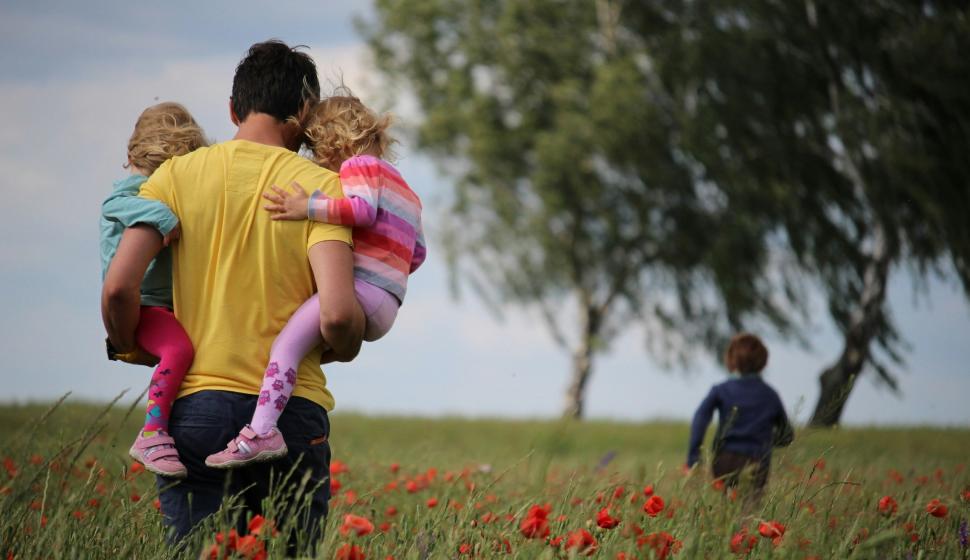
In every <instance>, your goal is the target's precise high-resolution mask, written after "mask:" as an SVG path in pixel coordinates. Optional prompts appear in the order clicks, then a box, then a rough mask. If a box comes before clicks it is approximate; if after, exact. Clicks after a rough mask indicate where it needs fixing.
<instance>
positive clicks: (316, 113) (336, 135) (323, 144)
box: [305, 87, 395, 171]
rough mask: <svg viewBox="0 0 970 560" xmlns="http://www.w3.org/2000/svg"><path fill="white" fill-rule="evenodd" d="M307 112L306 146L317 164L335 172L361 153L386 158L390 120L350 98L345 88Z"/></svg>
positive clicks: (386, 115)
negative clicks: (346, 161) (345, 162)
mask: <svg viewBox="0 0 970 560" xmlns="http://www.w3.org/2000/svg"><path fill="white" fill-rule="evenodd" d="M335 93H340V94H342V95H333V96H331V97H327V98H326V99H324V100H322V101H320V102H319V103H317V104H316V106H314V107H313V108H311V109H310V114H309V116H308V118H307V124H306V127H305V132H306V138H307V145H308V147H309V148H310V151H311V152H313V159H314V160H315V161H316V162H317V164H318V165H321V166H323V167H326V168H327V169H330V170H332V171H339V170H340V165H341V164H342V163H343V162H344V161H345V160H347V159H349V158H351V157H353V156H356V155H360V154H363V153H367V154H371V155H374V156H376V157H379V158H382V159H390V158H391V157H392V154H391V153H390V147H391V144H393V143H394V142H395V140H394V138H392V137H391V136H390V134H389V133H388V132H387V129H388V128H390V126H391V122H392V118H391V115H389V114H387V113H383V114H377V113H375V112H374V111H371V110H370V109H368V108H367V106H366V105H364V104H363V103H361V101H360V99H358V98H356V97H354V96H353V95H352V94H351V93H350V90H349V89H347V88H346V87H340V88H338V89H337V92H335Z"/></svg>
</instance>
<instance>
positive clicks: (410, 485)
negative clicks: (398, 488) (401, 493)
mask: <svg viewBox="0 0 970 560" xmlns="http://www.w3.org/2000/svg"><path fill="white" fill-rule="evenodd" d="M404 489H405V490H407V491H408V494H414V493H415V492H417V491H418V490H420V488H418V483H417V482H415V481H413V480H409V481H407V482H405V483H404Z"/></svg>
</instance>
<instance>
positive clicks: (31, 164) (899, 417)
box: [0, 1, 970, 425]
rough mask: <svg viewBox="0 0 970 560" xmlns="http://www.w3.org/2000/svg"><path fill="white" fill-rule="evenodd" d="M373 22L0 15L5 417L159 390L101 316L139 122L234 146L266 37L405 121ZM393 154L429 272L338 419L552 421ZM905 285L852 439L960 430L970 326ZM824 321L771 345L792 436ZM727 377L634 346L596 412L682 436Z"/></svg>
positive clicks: (269, 7) (226, 13)
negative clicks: (239, 94) (109, 355)
mask: <svg viewBox="0 0 970 560" xmlns="http://www.w3.org/2000/svg"><path fill="white" fill-rule="evenodd" d="M41 4H42V5H41ZM368 9H369V8H368V6H367V4H366V3H363V2H316V3H303V2H294V1H281V2H273V3H265V2H232V3H229V2H223V1H218V2H195V3H181V2H170V3H164V4H155V5H149V6H140V5H138V3H130V2H129V3H123V2H85V3H76V2H67V1H63V2H44V3H37V2H26V1H19V2H5V3H3V4H0V108H2V109H0V111H2V115H3V122H4V126H2V127H0V177H2V186H3V193H4V202H3V204H2V205H0V239H2V240H3V241H2V243H0V258H2V260H3V262H4V266H3V268H2V269H0V286H2V290H0V304H2V308H3V310H4V313H3V314H2V315H0V332H2V333H3V336H2V338H0V341H2V342H0V344H2V350H3V356H4V361H5V366H6V367H5V368H4V373H3V380H4V390H3V392H2V393H0V401H20V402H23V401H28V400H49V399H53V398H56V397H58V396H60V395H61V394H63V393H65V392H67V391H72V392H73V394H74V395H76V396H78V397H80V398H84V399H88V400H107V399H110V398H112V397H114V396H115V395H116V394H117V393H118V392H120V391H121V390H123V389H125V388H131V389H133V390H134V392H138V391H140V390H141V389H142V388H143V387H144V386H145V384H146V383H147V381H148V376H149V371H148V370H147V369H144V368H136V367H133V366H126V365H119V364H115V363H109V362H107V361H106V360H105V359H104V351H103V338H104V334H103V328H102V326H101V319H100V312H99V306H98V301H99V290H100V269H99V263H98V249H97V241H98V240H97V236H98V230H97V222H98V215H99V207H100V203H101V201H102V199H103V198H104V196H105V195H106V194H107V193H108V192H109V190H110V188H111V183H112V181H114V180H115V179H117V178H119V177H122V176H123V175H124V174H125V171H124V170H123V169H122V168H121V165H122V163H124V161H125V144H126V142H127V138H128V136H129V135H130V133H131V128H132V126H133V124H134V121H135V118H136V117H137V116H138V114H139V113H140V112H141V110H142V109H144V108H145V107H146V106H148V105H151V104H153V103H156V102H157V101H161V100H175V101H180V102H182V103H184V104H185V105H186V106H187V107H188V108H189V109H190V110H191V111H192V112H193V114H194V115H195V116H196V118H197V119H198V120H199V121H200V123H201V124H202V125H203V126H204V127H205V129H206V131H207V133H208V134H209V136H210V137H212V138H214V139H215V140H226V139H228V138H230V137H231V136H232V134H233V132H234V129H233V127H232V125H231V123H230V122H229V120H228V116H227V108H226V107H227V103H228V97H229V90H230V87H231V80H232V74H233V70H234V68H235V65H236V63H237V62H238V60H239V58H240V57H241V56H242V55H243V53H244V52H245V50H246V49H247V48H248V46H249V45H250V44H252V43H254V42H257V41H260V40H264V39H266V38H269V37H279V38H281V39H283V40H285V41H287V42H289V43H302V44H306V45H309V46H310V48H311V50H310V52H311V54H312V55H313V56H314V58H315V59H316V61H317V63H318V68H319V70H320V74H321V77H322V78H323V79H325V80H326V79H328V78H329V79H334V78H336V77H338V76H342V77H343V80H344V81H345V82H346V83H347V85H349V86H350V87H351V88H352V89H354V90H355V91H356V92H357V93H358V94H359V95H361V97H363V98H364V100H365V101H369V102H371V103H374V104H378V105H379V103H382V102H383V100H385V99H389V98H396V99H398V100H399V102H402V103H403V104H404V105H406V99H407V95H406V92H403V91H386V90H381V89H380V80H379V78H378V76H377V75H376V74H375V73H374V71H373V70H372V69H371V67H370V65H369V63H368V60H367V56H366V51H365V49H364V46H363V44H362V42H361V40H360V38H359V37H358V36H357V34H356V33H355V31H354V28H353V25H352V18H353V17H354V16H355V15H363V16H365V17H366V15H367V12H368ZM382 108H386V107H382ZM404 113H405V114H404V115H403V117H402V120H404V121H405V124H407V120H408V116H409V115H408V113H407V111H405V112H404ZM402 136H404V135H403V134H402ZM399 152H400V155H401V157H400V160H399V162H398V164H399V167H400V169H401V171H402V172H403V173H404V175H405V177H407V178H408V180H409V182H410V183H411V184H412V186H413V187H414V188H415V190H416V191H417V192H418V193H419V194H420V195H421V196H422V198H423V199H424V200H425V201H426V206H427V208H426V214H425V218H424V220H425V223H426V224H427V228H428V230H429V245H430V257H429V261H428V264H427V265H426V266H425V267H424V268H422V269H421V270H420V271H418V273H417V274H415V276H414V277H412V279H411V285H410V288H409V293H408V299H407V302H406V304H405V306H404V307H403V308H402V311H401V315H400V316H399V319H398V322H397V324H396V325H395V328H394V330H393V331H392V332H391V334H390V335H388V337H386V338H385V339H383V340H381V341H379V342H378V343H375V344H371V345H368V346H366V347H365V349H364V351H363V352H362V355H361V356H360V357H359V358H358V359H357V360H356V361H355V362H354V363H352V364H342V365H339V366H335V367H333V368H330V369H329V370H328V374H329V379H330V385H331V388H332V390H333V392H334V394H335V396H336V399H337V406H338V411H340V410H358V411H363V412H367V413H375V414H397V413H404V414H422V415H446V414H459V415H471V416H508V417H552V416H555V415H556V414H557V413H558V411H559V410H560V407H561V405H562V399H563V392H564V388H565V385H566V382H567V371H568V364H569V362H568V359H567V357H566V356H565V354H563V353H562V352H561V351H560V350H559V349H558V348H557V347H556V346H555V345H554V343H553V342H552V340H551V339H550V338H549V337H548V336H547V335H546V334H545V331H544V329H543V327H542V324H541V322H540V321H539V320H538V319H537V317H536V316H534V315H531V314H529V313H528V312H516V311H513V312H510V313H507V314H506V315H505V320H504V321H502V322H500V321H498V320H496V319H495V318H494V315H493V314H492V313H490V312H489V310H488V309H486V308H485V307H484V306H483V305H482V304H480V303H478V302H477V301H475V300H474V299H470V298H468V297H465V298H464V299H462V300H460V301H456V300H454V299H452V298H451V296H450V295H449V290H448V276H447V270H446V269H445V266H444V262H443V260H442V259H441V255H440V253H439V252H436V251H435V231H436V229H435V222H436V215H437V216H440V215H441V214H440V213H441V212H443V211H444V205H443V204H442V201H443V200H445V198H446V197H447V195H448V192H449V182H448V179H447V178H445V177H441V176H439V175H437V174H436V173H435V168H434V165H433V164H432V163H431V162H429V161H428V160H427V159H425V158H423V157H421V156H420V155H419V154H415V153H414V152H413V151H411V150H410V149H409V146H408V142H407V140H406V136H405V142H404V145H403V147H402V149H401V150H399ZM894 272H895V273H894V277H893V281H892V285H891V289H890V301H891V303H892V309H893V313H894V316H895V317H896V319H897V321H898V324H899V326H900V330H901V332H902V334H903V336H904V337H905V338H906V339H907V340H908V342H909V343H910V346H911V347H910V350H909V351H908V352H907V353H906V358H907V365H906V367H904V368H903V371H902V375H901V386H902V391H903V394H902V396H900V397H896V396H893V395H891V394H890V393H889V392H888V391H886V390H884V389H880V388H879V387H877V386H876V385H875V384H874V383H873V382H872V380H871V379H863V380H862V381H861V382H860V384H859V386H858V388H857V389H856V391H855V392H854V393H853V395H852V397H851V399H850V401H849V405H848V409H847V412H846V415H845V421H846V422H847V423H852V424H870V423H873V424H945V425H968V424H970V407H968V406H966V398H967V395H968V394H970V375H968V374H970V371H968V370H970V365H968V364H970V306H968V305H967V303H966V301H965V299H964V297H963V295H962V292H961V291H960V289H959V288H958V287H957V285H956V282H955V281H954V280H953V279H952V278H943V279H939V280H932V281H931V282H930V283H929V284H928V289H927V291H926V294H925V295H918V292H915V291H914V289H913V283H912V280H911V277H910V276H909V275H908V273H907V272H906V271H905V270H896V271H894ZM816 307H817V308H816V312H815V313H814V317H815V324H813V325H811V326H810V327H809V330H808V332H809V333H810V334H809V340H810V341H811V343H812V348H811V349H805V348H800V347H798V346H796V345H794V344H791V343H788V344H786V343H783V342H781V341H777V340H773V339H771V338H770V337H769V341H770V344H769V345H770V348H771V351H772V357H771V361H770V364H769V368H768V370H767V372H766V378H767V379H768V380H769V382H770V383H772V384H773V385H774V386H775V387H776V388H777V389H778V390H779V392H780V393H781V395H782V398H783V399H784V401H785V403H786V405H787V407H788V409H789V411H790V412H791V413H792V414H793V415H794V416H795V417H796V418H797V419H798V420H800V421H804V420H805V419H806V418H807V417H808V415H809V414H810V412H811V407H812V405H813V404H814V400H815V398H816V396H817V392H818V389H817V375H818V372H819V371H820V370H821V369H822V368H823V367H824V366H825V365H826V364H828V363H829V362H830V361H832V360H833V359H834V358H835V357H836V355H837V354H838V352H839V349H840V341H839V339H838V337H837V336H836V334H835V333H834V331H833V329H832V327H831V325H830V323H829V321H828V319H827V316H826V314H825V311H824V308H823V307H822V306H820V305H819V306H816ZM722 377H723V373H722V372H721V371H720V369H719V368H718V367H717V366H716V364H714V363H713V362H711V361H710V360H709V359H706V358H703V357H701V358H698V360H696V363H695V364H694V365H693V366H692V367H691V368H690V369H689V370H687V371H674V372H664V371H662V370H660V369H659V368H658V367H657V365H656V364H655V363H654V362H653V361H652V360H651V359H650V358H649V356H648V355H647V354H646V353H645V351H644V344H643V334H642V333H641V332H639V331H638V330H637V329H635V328H634V329H631V331H630V332H628V333H626V334H625V335H623V336H622V337H620V338H619V339H618V340H617V341H615V343H614V344H613V345H612V351H611V353H610V354H608V355H606V356H604V357H602V358H600V359H598V360H597V362H596V370H595V372H594V376H593V378H592V381H591V384H590V388H589V393H588V411H589V414H590V416H593V417H601V418H615V419H623V420H631V421H639V420H645V419H650V418H677V419H686V418H688V417H689V416H690V414H691V413H692V412H693V408H694V407H695V406H696V404H697V402H698V401H699V399H700V398H702V397H703V395H704V394H705V393H706V391H707V388H708V386H709V385H710V384H711V383H714V382H716V381H718V380H719V379H721V378H722Z"/></svg>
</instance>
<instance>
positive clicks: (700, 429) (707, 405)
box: [687, 387, 723, 467]
mask: <svg viewBox="0 0 970 560" xmlns="http://www.w3.org/2000/svg"><path fill="white" fill-rule="evenodd" d="M717 402H718V396H717V388H716V387H714V388H711V392H710V393H708V394H707V396H706V397H704V400H703V401H701V404H700V406H698V407H697V412H695V413H694V420H693V421H692V422H691V425H690V443H689V444H688V446H687V466H688V467H693V466H694V464H695V463H697V461H698V459H699V458H700V453H701V443H703V442H704V433H705V432H707V426H708V425H709V424H710V423H711V417H712V416H714V407H716V406H717ZM722 420H723V418H722Z"/></svg>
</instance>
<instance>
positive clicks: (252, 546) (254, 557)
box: [236, 535, 266, 560]
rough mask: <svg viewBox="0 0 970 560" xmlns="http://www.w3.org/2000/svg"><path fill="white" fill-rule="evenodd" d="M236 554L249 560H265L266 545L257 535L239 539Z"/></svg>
mask: <svg viewBox="0 0 970 560" xmlns="http://www.w3.org/2000/svg"><path fill="white" fill-rule="evenodd" d="M236 554H237V555H238V556H240V557H242V558H245V559H247V560H265V558H266V544H265V543H263V541H261V540H259V539H258V538H256V536H255V535H246V536H244V537H239V540H237V541H236Z"/></svg>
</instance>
